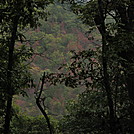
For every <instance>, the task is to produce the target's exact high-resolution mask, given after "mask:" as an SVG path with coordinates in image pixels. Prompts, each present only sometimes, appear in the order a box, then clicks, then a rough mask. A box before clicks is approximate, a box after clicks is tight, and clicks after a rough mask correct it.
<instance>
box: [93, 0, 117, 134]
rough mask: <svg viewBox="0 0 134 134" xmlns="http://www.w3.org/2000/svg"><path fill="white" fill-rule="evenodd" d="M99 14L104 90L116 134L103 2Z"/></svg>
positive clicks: (111, 129) (100, 1)
mask: <svg viewBox="0 0 134 134" xmlns="http://www.w3.org/2000/svg"><path fill="white" fill-rule="evenodd" d="M98 10H99V11H98V12H99V14H98V15H96V17H95V19H94V20H95V23H96V25H97V27H98V29H99V31H100V33H101V36H102V65H103V83H104V89H105V91H106V94H107V102H108V107H109V118H110V122H109V123H110V132H111V134H116V120H115V111H114V104H113V99H112V91H111V87H110V82H109V74H108V66H107V62H108V55H107V39H106V34H107V33H106V27H105V17H104V13H103V7H102V0H98Z"/></svg>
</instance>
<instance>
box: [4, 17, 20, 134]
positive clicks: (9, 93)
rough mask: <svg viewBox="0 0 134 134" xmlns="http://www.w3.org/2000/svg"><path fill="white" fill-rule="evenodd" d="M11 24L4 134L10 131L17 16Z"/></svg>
mask: <svg viewBox="0 0 134 134" xmlns="http://www.w3.org/2000/svg"><path fill="white" fill-rule="evenodd" d="M12 23H13V25H12V33H11V40H10V43H9V52H8V54H9V57H8V67H7V88H6V93H7V104H6V115H5V124H4V134H9V133H10V121H11V113H12V98H13V85H12V70H13V63H14V59H13V55H14V46H15V40H16V33H17V26H18V17H14V19H13V22H12Z"/></svg>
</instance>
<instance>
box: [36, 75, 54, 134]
mask: <svg viewBox="0 0 134 134" xmlns="http://www.w3.org/2000/svg"><path fill="white" fill-rule="evenodd" d="M44 80H45V73H44V75H43V77H42V83H41V88H40V91H39V95H37V98H36V104H37V106H38V108H39V109H40V111H41V112H42V114H43V115H44V117H45V119H46V122H47V126H48V129H49V133H50V134H53V131H52V127H51V124H50V120H49V117H48V115H47V113H46V112H45V109H44V108H43V107H42V106H41V102H40V99H41V94H42V91H43V85H44Z"/></svg>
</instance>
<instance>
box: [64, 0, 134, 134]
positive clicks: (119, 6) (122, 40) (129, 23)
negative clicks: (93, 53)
mask: <svg viewBox="0 0 134 134" xmlns="http://www.w3.org/2000/svg"><path fill="white" fill-rule="evenodd" d="M63 1H64V0H63ZM69 2H70V3H71V8H72V10H73V11H74V12H75V13H76V14H78V15H79V17H80V18H81V19H82V20H83V23H85V24H87V25H90V26H95V27H97V29H98V30H99V32H100V34H101V36H102V64H103V68H102V70H103V76H104V77H103V84H104V89H105V91H106V92H107V102H108V106H109V112H110V115H109V117H110V122H111V123H110V124H111V125H110V126H111V133H114V134H115V133H116V123H115V122H116V116H117V115H116V113H115V112H114V102H113V99H112V92H113V89H112V87H111V86H110V82H111V81H110V78H109V77H110V73H109V71H108V66H109V65H108V64H109V55H110V54H109V50H110V49H111V48H112V49H113V50H114V51H113V53H116V54H117V56H118V57H119V58H122V60H120V61H119V63H120V64H121V66H122V67H123V68H124V69H125V73H126V77H125V82H124V84H125V85H127V86H126V89H127V91H128V96H129V100H130V103H131V104H130V109H131V110H130V111H133V109H134V96H133V95H134V93H133V87H134V85H133V84H132V83H134V82H133V80H134V77H133V72H134V69H133V46H134V45H133V40H134V38H133V35H134V33H133V31H134V23H133V21H134V15H133V14H134V2H133V1H131V0H130V1H125V0H124V1H120V0H117V1H114V0H112V1H109V0H95V1H94V0H91V1H75V0H74V1H73V0H70V1H69ZM109 18H111V19H112V22H108V19H109ZM126 37H127V38H126ZM124 61H125V62H124ZM118 68H119V66H118ZM133 113H134V112H130V116H131V122H130V124H131V125H130V128H131V133H133V132H134V130H133V128H134V126H132V124H134V123H133V121H134V115H133Z"/></svg>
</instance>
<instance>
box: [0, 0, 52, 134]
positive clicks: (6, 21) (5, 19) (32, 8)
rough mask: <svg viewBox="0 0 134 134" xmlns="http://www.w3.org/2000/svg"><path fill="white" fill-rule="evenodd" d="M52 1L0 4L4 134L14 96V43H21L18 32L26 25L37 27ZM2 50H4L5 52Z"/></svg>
mask: <svg viewBox="0 0 134 134" xmlns="http://www.w3.org/2000/svg"><path fill="white" fill-rule="evenodd" d="M52 2H53V1H52V0H43V1H40V0H30V1H29V0H26V1H21V0H11V1H8V0H4V1H1V2H0V10H1V15H0V24H1V25H0V30H1V35H0V36H1V44H2V45H3V46H5V49H6V50H7V53H8V57H7V61H6V62H7V65H6V66H7V67H6V73H5V74H6V75H5V76H6V82H7V86H6V89H5V91H6V98H5V101H6V114H5V123H4V134H8V133H9V132H10V131H9V127H10V121H11V109H12V98H13V94H14V92H15V91H14V89H15V88H14V84H13V82H12V81H13V79H15V78H14V77H13V76H14V72H13V69H14V66H15V62H16V59H15V45H16V41H20V42H23V41H24V40H25V37H24V36H23V34H22V33H21V32H20V31H22V30H23V29H25V28H26V27H27V26H28V25H30V27H31V28H36V27H37V25H39V23H38V20H39V17H42V18H43V17H45V18H46V16H47V12H45V8H46V6H47V5H48V4H50V3H52ZM5 49H4V50H5Z"/></svg>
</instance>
